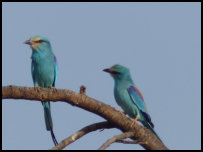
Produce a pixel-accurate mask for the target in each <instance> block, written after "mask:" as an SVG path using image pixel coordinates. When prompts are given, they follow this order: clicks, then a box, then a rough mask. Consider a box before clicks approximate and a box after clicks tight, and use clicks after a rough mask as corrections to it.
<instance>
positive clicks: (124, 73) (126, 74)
mask: <svg viewBox="0 0 203 152" xmlns="http://www.w3.org/2000/svg"><path fill="white" fill-rule="evenodd" d="M103 71H105V72H108V73H110V74H111V76H112V77H113V78H114V80H130V81H132V80H131V76H130V71H129V69H128V68H126V67H124V66H122V65H119V64H116V65H113V66H112V67H110V68H108V69H104V70H103Z"/></svg>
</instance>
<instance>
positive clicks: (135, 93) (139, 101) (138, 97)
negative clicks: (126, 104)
mask: <svg viewBox="0 0 203 152" xmlns="http://www.w3.org/2000/svg"><path fill="white" fill-rule="evenodd" d="M128 93H129V95H130V98H131V100H132V101H133V103H134V104H135V105H136V106H137V107H138V109H139V110H140V111H141V113H142V115H143V116H144V117H145V119H146V120H147V122H149V123H150V124H151V126H152V127H154V125H153V123H152V121H151V118H150V115H149V114H148V112H147V108H146V106H145V103H144V98H143V96H142V94H141V92H140V91H139V90H138V88H136V87H135V86H130V87H129V88H128Z"/></svg>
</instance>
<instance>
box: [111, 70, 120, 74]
mask: <svg viewBox="0 0 203 152" xmlns="http://www.w3.org/2000/svg"><path fill="white" fill-rule="evenodd" d="M111 73H112V74H120V73H119V72H117V71H112V72H111Z"/></svg>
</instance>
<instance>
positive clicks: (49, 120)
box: [42, 101, 58, 146]
mask: <svg viewBox="0 0 203 152" xmlns="http://www.w3.org/2000/svg"><path fill="white" fill-rule="evenodd" d="M42 105H43V107H44V117H45V124H46V129H47V130H48V131H50V132H51V137H52V140H53V142H54V145H55V146H56V145H58V142H57V140H56V137H55V135H54V132H53V122H52V118H51V107H50V102H49V101H47V102H42Z"/></svg>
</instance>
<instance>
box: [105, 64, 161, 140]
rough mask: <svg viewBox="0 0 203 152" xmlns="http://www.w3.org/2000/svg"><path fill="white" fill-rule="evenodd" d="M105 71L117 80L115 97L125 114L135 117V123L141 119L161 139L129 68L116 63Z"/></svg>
mask: <svg viewBox="0 0 203 152" xmlns="http://www.w3.org/2000/svg"><path fill="white" fill-rule="evenodd" d="M103 71H105V72H108V73H110V74H111V76H112V77H113V79H114V82H115V85H114V97H115V99H116V102H117V104H118V105H119V106H120V107H121V108H122V109H123V110H124V113H125V114H127V115H129V116H130V117H131V118H133V119H134V121H133V124H134V123H136V121H137V120H138V121H140V122H141V123H142V124H143V125H144V126H145V127H147V128H148V129H150V130H151V131H152V132H153V133H154V134H155V135H156V136H157V137H158V139H159V140H160V141H161V139H160V138H159V136H158V135H157V134H156V132H155V131H154V129H153V128H154V124H153V123H152V121H151V118H150V115H149V113H148V111H147V108H146V105H145V103H144V98H143V96H142V94H141V92H140V91H139V90H138V88H137V87H135V85H134V82H133V80H132V78H131V75H130V71H129V69H128V68H126V67H124V66H122V65H119V64H116V65H114V66H112V67H111V68H108V69H104V70H103ZM133 124H132V125H133Z"/></svg>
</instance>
